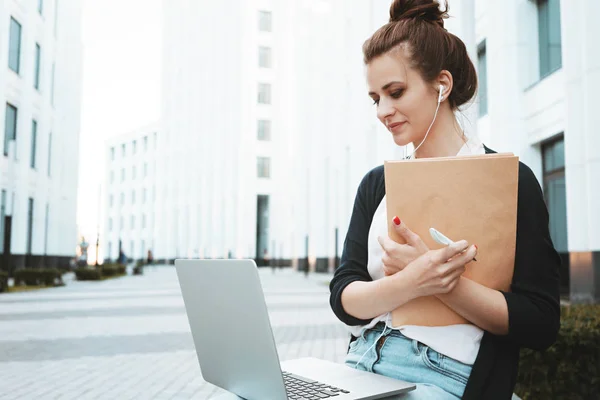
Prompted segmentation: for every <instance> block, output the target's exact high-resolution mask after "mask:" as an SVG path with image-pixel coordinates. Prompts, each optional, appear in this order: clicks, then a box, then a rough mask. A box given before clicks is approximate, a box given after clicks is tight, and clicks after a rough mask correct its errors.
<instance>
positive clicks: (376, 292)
mask: <svg viewBox="0 0 600 400" xmlns="http://www.w3.org/2000/svg"><path fill="white" fill-rule="evenodd" d="M413 289H414V284H413V282H412V281H411V280H410V279H409V277H408V276H406V273H403V272H402V271H401V272H398V273H396V274H394V275H392V276H388V277H385V278H382V279H378V280H376V281H371V282H360V281H355V282H352V283H351V284H349V285H348V286H346V288H345V289H344V291H343V292H342V305H343V307H344V310H346V312H347V313H349V314H350V315H353V316H355V317H357V318H359V319H363V320H368V319H372V318H375V317H378V316H380V315H382V314H385V313H386V312H390V311H392V310H394V309H396V308H397V307H400V306H401V305H402V304H404V303H407V302H409V301H410V300H412V299H414V298H415V293H414V290H413Z"/></svg>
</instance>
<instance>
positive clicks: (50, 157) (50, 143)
mask: <svg viewBox="0 0 600 400" xmlns="http://www.w3.org/2000/svg"><path fill="white" fill-rule="evenodd" d="M51 167H52V132H50V134H49V135H48V176H50V173H51V169H52V168H51Z"/></svg>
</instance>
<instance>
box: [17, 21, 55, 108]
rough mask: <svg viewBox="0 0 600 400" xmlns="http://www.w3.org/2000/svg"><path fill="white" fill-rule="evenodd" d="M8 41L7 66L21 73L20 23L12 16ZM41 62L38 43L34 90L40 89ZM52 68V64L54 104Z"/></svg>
mask: <svg viewBox="0 0 600 400" xmlns="http://www.w3.org/2000/svg"><path fill="white" fill-rule="evenodd" d="M9 36H10V38H9V43H8V67H9V68H10V69H11V70H12V71H14V72H15V73H16V74H17V75H20V74H21V38H22V27H21V24H20V23H19V22H18V21H17V20H16V19H15V18H14V17H10V28H9ZM41 64H42V48H41V47H40V44H39V43H36V44H35V65H34V75H33V86H34V87H35V89H36V90H38V91H39V90H40V71H41ZM54 69H55V65H54V64H52V85H51V96H50V98H51V101H52V103H53V104H54Z"/></svg>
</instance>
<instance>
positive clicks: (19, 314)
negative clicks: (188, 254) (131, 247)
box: [0, 266, 348, 400]
mask: <svg viewBox="0 0 600 400" xmlns="http://www.w3.org/2000/svg"><path fill="white" fill-rule="evenodd" d="M260 274H261V280H262V282H263V287H264V290H265V295H266V300H267V304H268V307H269V314H270V317H271V323H272V325H273V329H274V333H275V338H276V342H277V347H278V351H279V355H280V358H281V360H287V359H292V358H297V357H303V356H314V357H319V358H323V359H327V360H332V361H336V362H341V361H342V360H343V358H344V355H345V352H346V346H347V343H348V333H347V332H346V330H345V328H344V326H343V325H342V324H341V323H340V322H339V321H338V320H337V319H336V317H335V316H334V315H333V313H332V312H331V310H330V308H329V303H328V295H329V292H328V287H327V283H328V281H329V279H330V276H328V275H323V274H312V275H310V276H309V277H308V278H305V277H304V275H303V274H301V273H298V272H295V271H291V270H277V271H276V272H275V273H273V272H272V271H271V269H268V268H266V269H261V271H260ZM209 329H214V330H215V334H218V330H219V328H218V327H213V328H210V327H209ZM0 376H1V377H2V378H1V384H0V398H2V399H5V400H9V399H123V400H125V399H190V398H191V399H209V398H212V397H215V396H216V395H219V394H221V393H222V391H220V390H219V389H217V388H215V387H214V386H212V385H210V384H208V383H206V382H205V381H203V379H202V376H201V373H200V368H199V366H198V363H197V359H196V354H195V351H194V345H193V342H192V338H191V334H190V330H189V325H188V322H187V318H186V315H185V309H184V305H183V300H182V298H181V294H180V290H179V285H178V282H177V276H176V273H175V269H174V267H172V266H158V267H149V268H146V270H145V273H144V275H143V276H131V275H128V276H126V277H122V278H117V279H112V280H106V281H102V282H77V281H68V282H67V285H66V286H64V287H60V288H53V289H44V290H38V291H31V292H23V293H9V294H6V293H3V294H1V295H0Z"/></svg>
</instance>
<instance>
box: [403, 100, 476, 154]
mask: <svg viewBox="0 0 600 400" xmlns="http://www.w3.org/2000/svg"><path fill="white" fill-rule="evenodd" d="M422 140H423V139H421V141H422ZM421 141H419V142H418V143H413V145H414V146H415V147H416V146H418V145H419V143H421ZM465 142H466V138H465V137H464V134H463V132H462V130H461V129H460V126H459V125H458V122H457V121H456V118H455V117H454V113H453V112H452V110H450V108H449V107H444V108H443V109H440V112H439V114H438V116H437V118H436V121H435V123H434V124H433V126H432V127H431V131H430V132H429V135H427V139H425V142H423V144H422V145H421V147H419V148H418V150H417V152H416V153H415V158H434V157H452V156H455V155H456V154H458V152H459V151H460V149H461V147H462V146H463V144H465Z"/></svg>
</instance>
